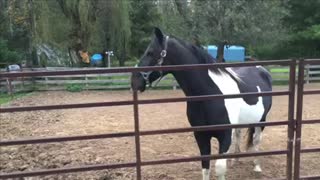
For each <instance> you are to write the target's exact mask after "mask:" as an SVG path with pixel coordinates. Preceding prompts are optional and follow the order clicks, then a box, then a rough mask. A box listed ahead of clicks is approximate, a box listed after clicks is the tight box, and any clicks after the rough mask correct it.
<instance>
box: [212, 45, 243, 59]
mask: <svg viewBox="0 0 320 180" xmlns="http://www.w3.org/2000/svg"><path fill="white" fill-rule="evenodd" d="M217 52H218V47H217V46H215V45H209V46H208V53H209V54H210V55H211V56H212V57H214V58H216V57H217ZM224 59H225V60H226V62H243V61H244V59H245V48H244V47H242V46H228V48H227V47H226V46H225V47H224Z"/></svg>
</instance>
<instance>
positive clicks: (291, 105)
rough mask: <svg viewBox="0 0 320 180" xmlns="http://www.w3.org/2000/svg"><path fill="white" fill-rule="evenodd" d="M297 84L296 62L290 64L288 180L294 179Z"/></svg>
mask: <svg viewBox="0 0 320 180" xmlns="http://www.w3.org/2000/svg"><path fill="white" fill-rule="evenodd" d="M295 84H296V60H292V63H290V76H289V100H288V121H289V122H288V123H289V124H288V142H287V149H288V153H287V170H286V173H287V179H289V180H291V179H292V162H293V141H294V128H295V121H294V99H295Z"/></svg>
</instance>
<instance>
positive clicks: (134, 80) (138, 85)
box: [131, 72, 147, 92]
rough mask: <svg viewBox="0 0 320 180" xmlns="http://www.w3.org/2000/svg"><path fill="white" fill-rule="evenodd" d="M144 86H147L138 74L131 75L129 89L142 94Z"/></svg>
mask: <svg viewBox="0 0 320 180" xmlns="http://www.w3.org/2000/svg"><path fill="white" fill-rule="evenodd" d="M146 85H147V83H146V81H145V79H144V78H143V77H142V75H141V74H140V73H138V72H134V73H132V75H131V88H132V89H133V90H134V91H140V92H143V91H145V90H146Z"/></svg>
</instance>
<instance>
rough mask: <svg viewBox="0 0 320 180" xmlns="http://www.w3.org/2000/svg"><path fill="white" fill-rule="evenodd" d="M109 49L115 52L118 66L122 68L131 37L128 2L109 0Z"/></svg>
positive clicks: (124, 0)
mask: <svg viewBox="0 0 320 180" xmlns="http://www.w3.org/2000/svg"><path fill="white" fill-rule="evenodd" d="M109 3H111V4H110V6H111V8H110V13H111V15H110V17H109V18H110V21H109V22H110V23H109V24H108V26H110V27H109V32H108V35H107V38H108V40H109V49H111V50H113V51H114V52H115V55H116V58H117V59H118V60H119V66H124V65H125V61H126V59H127V58H128V54H129V49H130V37H131V29H130V27H131V22H130V17H129V9H130V3H129V0H122V1H118V0H110V2H109Z"/></svg>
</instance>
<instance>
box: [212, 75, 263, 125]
mask: <svg viewBox="0 0 320 180" xmlns="http://www.w3.org/2000/svg"><path fill="white" fill-rule="evenodd" d="M228 71H229V70H228ZM229 72H231V71H229ZM208 73H209V76H210V78H211V79H212V81H213V82H214V83H215V84H216V85H217V86H218V88H219V89H220V91H221V92H222V94H224V95H226V94H240V89H239V87H238V84H237V82H236V81H235V80H234V79H233V78H232V77H231V76H230V75H229V74H228V73H225V72H223V71H221V70H220V73H215V72H213V71H211V70H208ZM230 74H231V75H233V74H235V72H234V71H232V73H230ZM235 77H238V76H235ZM238 78H239V77H238ZM236 79H237V78H236ZM257 90H258V92H261V90H260V87H259V86H257ZM224 102H225V106H226V109H227V112H228V116H229V120H230V123H231V124H246V123H257V122H260V120H261V118H262V115H263V113H264V106H263V102H262V97H261V96H259V98H258V102H257V103H256V104H255V105H248V104H247V103H246V102H245V101H244V100H243V99H242V98H232V99H225V100H224Z"/></svg>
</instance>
